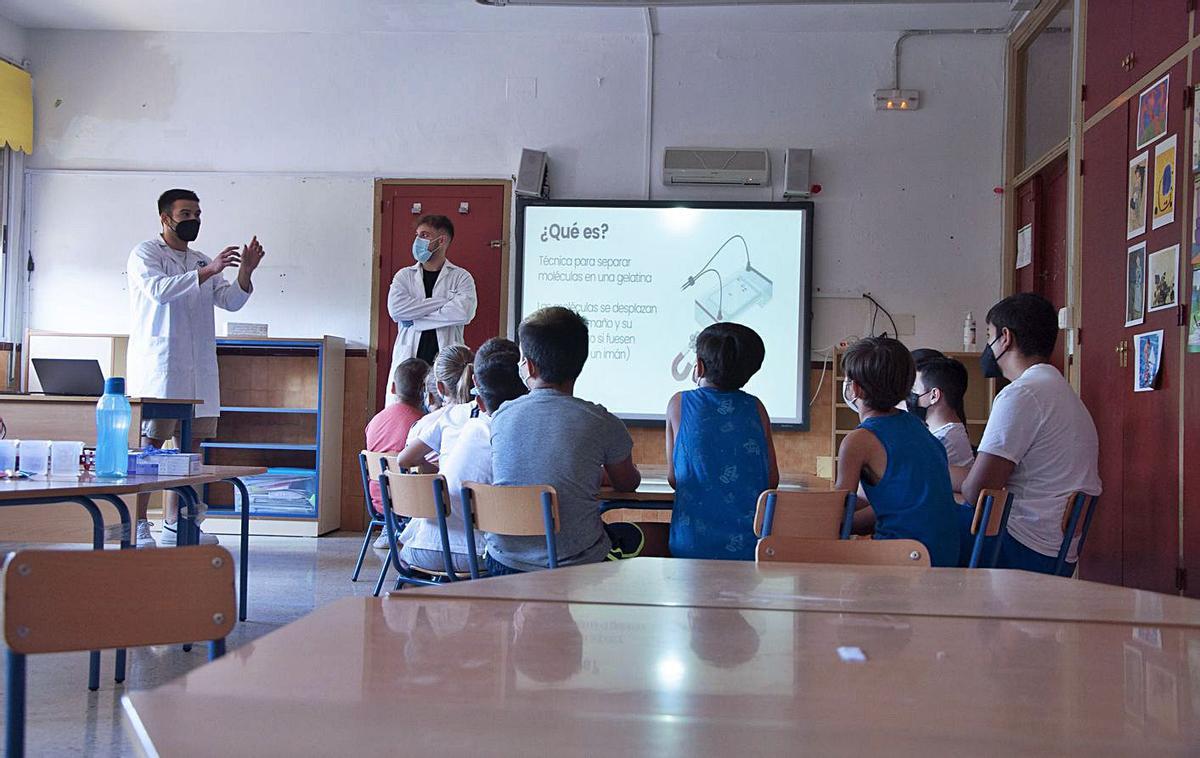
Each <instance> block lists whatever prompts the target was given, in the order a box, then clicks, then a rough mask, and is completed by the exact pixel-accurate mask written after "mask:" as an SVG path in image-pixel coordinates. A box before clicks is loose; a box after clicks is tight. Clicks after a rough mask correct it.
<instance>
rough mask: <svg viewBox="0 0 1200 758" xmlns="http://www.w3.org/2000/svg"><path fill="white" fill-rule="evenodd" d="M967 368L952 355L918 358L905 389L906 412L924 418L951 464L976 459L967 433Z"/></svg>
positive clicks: (970, 461) (966, 464) (966, 462)
mask: <svg viewBox="0 0 1200 758" xmlns="http://www.w3.org/2000/svg"><path fill="white" fill-rule="evenodd" d="M966 394H967V368H966V366H964V365H962V363H960V362H958V361H956V360H954V359H953V358H944V357H943V358H929V359H926V360H923V361H917V380H916V381H915V382H914V383H913V389H912V392H910V393H908V401H907V406H908V412H909V413H911V414H913V415H914V416H916V417H917V418H919V419H921V420H922V421H924V422H925V426H927V427H929V431H930V433H932V434H933V436H934V437H937V439H938V441H939V442H941V443H942V447H944V448H946V459H947V460H948V461H949V462H950V465H951V466H970V465H971V463H972V461H974V460H975V453H973V452H972V451H971V438H970V437H968V436H967V412H966V410H965V409H964V408H963V396H964V395H966Z"/></svg>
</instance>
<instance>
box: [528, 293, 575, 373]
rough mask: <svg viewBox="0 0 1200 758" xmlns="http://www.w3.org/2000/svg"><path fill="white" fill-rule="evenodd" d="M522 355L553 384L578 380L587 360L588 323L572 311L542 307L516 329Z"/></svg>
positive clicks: (554, 307) (558, 307)
mask: <svg viewBox="0 0 1200 758" xmlns="http://www.w3.org/2000/svg"><path fill="white" fill-rule="evenodd" d="M517 339H518V340H520V342H521V352H522V353H524V354H525V357H526V358H527V359H528V360H529V362H530V363H532V364H533V365H535V366H537V368H538V374H539V375H540V376H541V378H542V379H544V380H545V381H547V382H549V383H551V384H565V383H566V382H572V381H575V379H577V378H578V377H579V374H580V373H581V372H582V371H583V364H584V363H585V362H586V361H587V357H588V326H587V320H586V319H584V317H583V316H580V315H579V314H578V313H576V312H575V311H573V310H571V309H570V308H563V307H561V306H557V305H554V306H551V307H549V308H541V309H538V310H536V311H534V312H533V313H531V314H529V315H528V316H526V317H525V319H524V320H523V321H522V322H521V325H520V326H519V327H517Z"/></svg>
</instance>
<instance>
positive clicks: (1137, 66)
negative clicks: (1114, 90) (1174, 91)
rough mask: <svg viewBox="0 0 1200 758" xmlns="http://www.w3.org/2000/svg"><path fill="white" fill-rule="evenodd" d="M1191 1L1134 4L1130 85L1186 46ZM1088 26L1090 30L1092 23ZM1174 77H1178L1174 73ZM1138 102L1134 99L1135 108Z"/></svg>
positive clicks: (1154, 0) (1153, 0)
mask: <svg viewBox="0 0 1200 758" xmlns="http://www.w3.org/2000/svg"><path fill="white" fill-rule="evenodd" d="M1106 2H1107V0H1106ZM1190 4H1191V0H1136V2H1134V3H1133V16H1132V21H1131V22H1130V24H1129V29H1130V33H1131V35H1132V44H1131V47H1130V52H1131V53H1132V54H1133V60H1132V63H1131V66H1130V69H1129V75H1130V84H1132V83H1133V82H1136V81H1137V80H1138V79H1141V78H1142V77H1143V76H1145V75H1146V74H1148V73H1150V72H1151V71H1152V70H1153V69H1154V68H1155V67H1156V66H1158V65H1159V64H1160V63H1162V62H1163V61H1164V60H1166V58H1167V56H1168V55H1170V54H1171V53H1173V52H1175V51H1176V50H1178V49H1179V48H1181V47H1183V46H1184V44H1185V43H1186V42H1187V39H1188V5H1190ZM1088 28H1089V30H1090V29H1091V25H1090V24H1089V26H1088ZM1171 80H1172V81H1174V80H1175V75H1174V74H1172V75H1171ZM1180 83H1181V84H1182V80H1181V81H1180ZM1136 104H1137V103H1136V101H1135V103H1134V105H1135V107H1136ZM1168 123H1170V122H1168ZM1182 133H1183V131H1182V130H1180V134H1182Z"/></svg>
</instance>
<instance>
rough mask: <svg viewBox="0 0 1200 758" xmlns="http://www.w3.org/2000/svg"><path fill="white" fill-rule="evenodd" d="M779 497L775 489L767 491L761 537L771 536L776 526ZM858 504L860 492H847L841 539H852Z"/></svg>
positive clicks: (839, 535) (840, 532)
mask: <svg viewBox="0 0 1200 758" xmlns="http://www.w3.org/2000/svg"><path fill="white" fill-rule="evenodd" d="M778 499H779V498H778V495H777V494H776V492H775V491H773V490H772V491H770V492H768V493H767V503H766V505H765V506H764V507H763V523H762V534H761V535H759V539H762V538H763V537H769V536H771V530H772V529H773V528H774V526H775V504H776V502H777V500H778ZM857 505H858V493H856V492H853V491H851V492H847V493H846V505H845V510H844V512H843V514H842V528H841V530H840V531H839V532H838V539H839V540H848V539H850V530H851V528H852V527H853V526H854V509H855V506H857Z"/></svg>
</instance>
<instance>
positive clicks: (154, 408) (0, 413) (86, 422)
mask: <svg viewBox="0 0 1200 758" xmlns="http://www.w3.org/2000/svg"><path fill="white" fill-rule="evenodd" d="M99 399H100V398H98V397H77V396H72V395H22V394H7V393H0V418H3V419H4V424H5V426H7V427H8V434H9V436H11V437H14V438H18V439H27V440H82V441H83V444H84V445H86V446H87V447H95V446H96V402H97V401H98V400H99ZM200 402H201V401H199V400H168V399H161V398H149V397H131V398H129V408H130V410H131V411H132V413H133V420H132V423H130V425H129V447H130V448H133V449H137V448H140V447H141V446H142V432H141V429H142V421H146V420H149V419H160V418H163V419H166V418H173V419H178V420H179V422H180V426H181V428H180V430H179V434H180V438H181V440H180V445H181V446H182V449H184V450H189V449H190V448H191V442H192V415H193V413H194V412H195V411H194V406H196V405H199V403H200Z"/></svg>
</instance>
